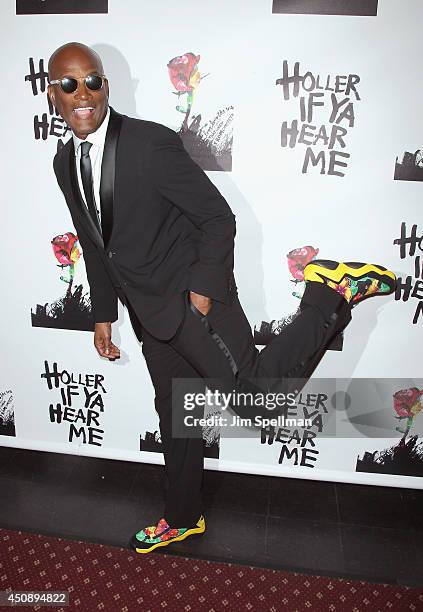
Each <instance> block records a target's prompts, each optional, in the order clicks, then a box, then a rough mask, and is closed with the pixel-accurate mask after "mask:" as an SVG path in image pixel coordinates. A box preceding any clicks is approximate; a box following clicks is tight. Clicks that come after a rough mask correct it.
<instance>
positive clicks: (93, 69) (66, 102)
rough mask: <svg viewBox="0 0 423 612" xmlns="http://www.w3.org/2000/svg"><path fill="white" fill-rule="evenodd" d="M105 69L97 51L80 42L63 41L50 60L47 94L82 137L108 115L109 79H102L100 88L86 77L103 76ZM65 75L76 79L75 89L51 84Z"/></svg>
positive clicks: (97, 126) (67, 121)
mask: <svg viewBox="0 0 423 612" xmlns="http://www.w3.org/2000/svg"><path fill="white" fill-rule="evenodd" d="M103 73H104V69H103V63H102V61H101V58H100V56H99V55H98V53H96V52H95V51H94V49H91V48H90V47H88V46H87V45H83V44H82V43H78V42H71V43H67V44H65V45H62V46H61V47H59V48H58V49H56V51H54V53H52V55H51V57H50V59H49V61H48V75H49V80H50V85H49V86H48V95H49V96H50V99H51V101H52V102H53V104H54V106H55V107H56V108H57V110H58V111H59V113H60V116H61V117H62V118H63V119H64V120H65V121H66V123H67V124H68V125H69V126H70V127H71V129H72V131H73V133H74V134H76V135H77V136H78V137H79V138H82V139H85V138H86V137H87V136H88V134H92V133H93V132H95V131H96V130H97V129H98V128H99V127H100V125H101V124H102V122H103V120H104V118H105V116H106V113H107V108H108V105H109V84H108V81H107V79H106V78H104V79H103V81H102V85H101V88H100V89H93V88H92V87H91V88H90V87H89V86H87V83H88V85H90V83H91V81H92V79H91V80H90V81H87V80H86V78H87V77H89V76H93V75H96V76H100V77H102V78H103ZM66 77H67V79H70V80H71V82H72V79H74V81H73V84H74V86H75V91H70V93H67V91H65V90H64V89H63V88H62V85H61V84H60V83H53V84H51V82H52V81H60V80H62V79H65V78H66ZM97 81H98V79H97ZM63 82H65V81H63ZM68 82H69V81H68Z"/></svg>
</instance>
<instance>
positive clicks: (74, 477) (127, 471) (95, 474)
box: [68, 457, 140, 495]
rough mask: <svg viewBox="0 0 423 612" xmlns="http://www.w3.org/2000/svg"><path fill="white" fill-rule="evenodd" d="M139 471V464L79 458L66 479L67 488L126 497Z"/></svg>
mask: <svg viewBox="0 0 423 612" xmlns="http://www.w3.org/2000/svg"><path fill="white" fill-rule="evenodd" d="M139 469H140V464H139V463H135V462H131V461H117V460H115V459H97V458H94V457H79V458H78V463H77V464H76V465H75V466H74V467H73V469H72V471H71V473H70V475H69V477H68V486H70V487H72V488H73V489H81V490H88V491H97V492H98V493H108V494H111V495H127V494H129V492H130V490H131V487H132V484H133V482H134V480H135V476H136V475H137V473H138V471H139Z"/></svg>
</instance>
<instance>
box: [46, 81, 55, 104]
mask: <svg viewBox="0 0 423 612" xmlns="http://www.w3.org/2000/svg"><path fill="white" fill-rule="evenodd" d="M47 95H48V97H49V98H50V101H51V103H52V104H53V106H56V99H55V93H54V87H53V85H48V86H47Z"/></svg>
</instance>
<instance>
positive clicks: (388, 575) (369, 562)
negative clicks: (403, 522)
mask: <svg viewBox="0 0 423 612" xmlns="http://www.w3.org/2000/svg"><path fill="white" fill-rule="evenodd" d="M341 534H342V546H343V554H344V567H345V570H346V571H347V572H353V573H355V572H356V573H357V574H360V575H361V576H364V577H368V578H373V579H380V580H388V581H399V582H400V581H401V580H402V579H404V578H405V577H406V575H407V567H408V566H409V564H411V565H414V564H415V562H416V558H415V549H414V545H413V538H412V534H411V532H410V531H407V530H404V529H388V528H384V527H368V526H366V525H342V526H341Z"/></svg>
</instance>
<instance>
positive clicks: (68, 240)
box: [51, 232, 81, 294]
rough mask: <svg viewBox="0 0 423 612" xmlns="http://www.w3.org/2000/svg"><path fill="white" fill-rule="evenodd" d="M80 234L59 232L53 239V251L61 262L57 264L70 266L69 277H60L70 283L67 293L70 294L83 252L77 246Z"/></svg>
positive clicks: (62, 266)
mask: <svg viewBox="0 0 423 612" xmlns="http://www.w3.org/2000/svg"><path fill="white" fill-rule="evenodd" d="M77 242H78V236H76V235H75V234H73V233H72V232H66V234H59V235H58V236H55V237H54V238H53V240H52V241H51V245H52V247H53V253H54V255H55V257H56V259H57V261H58V262H59V263H58V264H57V265H58V267H59V268H62V270H63V269H64V268H68V270H69V278H65V277H64V276H61V277H60V280H62V281H64V282H65V283H68V285H69V286H68V291H67V294H70V292H71V289H72V283H73V278H74V275H75V265H76V263H77V262H78V260H79V258H80V257H81V252H80V250H79V248H78V247H77V245H76V243H77Z"/></svg>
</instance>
